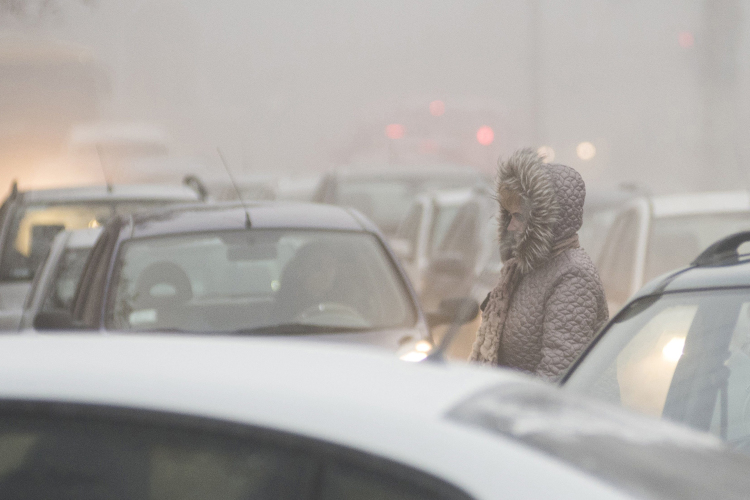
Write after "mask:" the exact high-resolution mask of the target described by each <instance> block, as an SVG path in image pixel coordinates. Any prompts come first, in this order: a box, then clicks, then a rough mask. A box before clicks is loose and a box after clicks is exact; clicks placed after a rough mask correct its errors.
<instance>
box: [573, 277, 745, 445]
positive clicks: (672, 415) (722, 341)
mask: <svg viewBox="0 0 750 500" xmlns="http://www.w3.org/2000/svg"><path fill="white" fill-rule="evenodd" d="M566 387H567V388H568V389H570V390H573V391H577V392H582V393H585V394H588V395H591V396H595V397H598V398H602V399H605V400H607V401H610V402H612V403H615V404H620V405H622V406H624V407H627V408H630V409H632V410H636V411H638V412H641V413H646V414H649V415H654V416H660V417H664V418H668V419H671V420H676V421H678V422H682V423H684V424H687V425H689V426H692V427H695V428H698V429H701V430H706V431H711V432H713V433H714V434H716V435H718V436H721V437H723V438H725V439H727V440H728V441H729V442H730V443H732V444H733V445H735V446H736V447H737V448H739V449H741V450H742V451H745V452H750V290H747V289H743V290H727V291H716V290H713V291H700V292H684V293H668V294H663V295H661V296H654V297H646V298H643V299H640V300H637V301H635V302H634V303H632V304H631V305H630V306H628V307H627V308H626V309H625V310H623V312H622V313H620V315H618V317H617V318H615V319H614V320H613V322H612V323H611V325H610V326H609V327H608V328H607V330H606V331H605V332H604V334H603V336H602V337H601V340H599V342H598V343H597V344H596V345H595V346H594V348H593V349H592V350H591V351H590V352H589V353H588V354H587V355H586V356H585V357H584V358H583V359H582V360H581V362H580V364H579V365H578V366H577V367H576V368H575V369H574V371H573V372H572V373H571V374H570V376H569V378H568V380H567V381H566Z"/></svg>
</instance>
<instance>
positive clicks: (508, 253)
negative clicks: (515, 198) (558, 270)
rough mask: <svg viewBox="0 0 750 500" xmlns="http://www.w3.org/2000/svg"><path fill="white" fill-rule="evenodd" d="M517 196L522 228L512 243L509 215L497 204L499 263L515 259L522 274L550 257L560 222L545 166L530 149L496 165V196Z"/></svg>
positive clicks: (552, 183) (554, 195) (552, 188)
mask: <svg viewBox="0 0 750 500" xmlns="http://www.w3.org/2000/svg"><path fill="white" fill-rule="evenodd" d="M506 190H507V191H512V192H514V193H517V194H519V195H521V198H522V200H523V204H524V207H525V210H524V211H525V212H526V216H527V218H526V228H525V230H524V232H523V233H522V234H520V235H519V236H518V238H517V241H516V242H515V243H516V244H515V246H513V245H512V243H511V241H512V240H511V238H509V237H508V234H507V228H508V224H509V223H510V219H511V216H510V213H509V212H508V211H507V210H505V209H504V208H503V206H502V205H500V212H499V222H500V223H499V232H500V234H499V237H500V256H501V257H502V260H503V261H505V260H508V259H510V258H511V257H516V258H517V259H518V266H519V270H520V272H521V273H522V274H526V273H528V272H530V271H532V270H534V269H535V268H536V267H537V266H538V265H539V263H541V262H544V261H546V260H547V259H549V258H550V256H551V255H552V248H553V246H554V244H555V240H556V235H555V228H556V226H557V224H558V221H559V219H560V203H559V201H558V199H557V192H556V189H555V183H554V181H553V179H552V176H551V175H550V172H549V168H548V165H546V164H545V163H544V162H543V161H542V157H541V156H540V155H539V154H538V153H537V152H536V151H534V150H533V149H521V150H519V151H516V152H515V153H513V155H511V157H510V158H508V159H507V160H506V161H505V162H503V163H501V164H500V167H499V169H498V175H497V196H498V202H499V200H500V192H501V191H506Z"/></svg>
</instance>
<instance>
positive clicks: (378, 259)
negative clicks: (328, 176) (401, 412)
mask: <svg viewBox="0 0 750 500" xmlns="http://www.w3.org/2000/svg"><path fill="white" fill-rule="evenodd" d="M449 306H450V304H449ZM454 307H457V306H454ZM449 312H450V311H449ZM434 318H435V320H436V321H438V320H440V318H442V319H443V320H445V321H447V320H450V319H452V318H451V317H450V314H447V313H446V311H443V314H442V315H437V316H434ZM34 325H35V327H36V328H37V329H40V330H44V329H54V328H63V327H76V328H84V329H96V330H116V331H120V332H177V333H219V334H229V335H303V336H304V335H313V334H314V335H315V336H316V337H318V338H331V339H333V340H338V341H345V342H355V343H367V344H374V345H379V346H382V347H386V348H389V349H391V350H394V351H399V350H400V351H403V353H402V355H404V356H407V358H408V359H410V360H418V359H416V357H419V356H418V354H415V353H413V352H412V351H413V350H415V349H416V351H418V352H419V353H421V354H422V356H421V357H424V353H425V352H426V351H429V350H430V348H431V343H430V332H429V330H428V325H427V323H426V321H425V318H424V316H423V314H422V312H421V311H420V309H419V306H418V304H417V301H416V298H415V296H414V292H413V290H412V289H411V287H410V286H409V284H408V281H407V280H406V278H405V275H404V273H403V271H402V269H401V268H400V267H399V265H398V263H397V261H396V259H395V257H394V255H393V254H392V253H391V251H390V250H389V249H388V247H387V246H386V244H385V243H384V240H383V238H382V236H381V235H380V233H379V232H378V230H377V228H376V227H375V226H374V225H373V224H372V223H371V222H370V221H368V220H367V219H366V218H364V217H363V216H362V215H361V214H359V213H357V212H355V211H353V210H347V209H344V208H340V207H332V206H325V205H317V204H304V203H273V202H270V203H257V204H247V205H244V206H243V205H241V204H230V205H213V206H209V205H195V206H191V207H180V208H176V209H173V210H169V209H166V210H161V211H154V212H151V213H144V214H136V215H131V216H118V217H115V218H113V219H112V220H111V221H110V222H109V223H108V224H107V226H106V227H105V228H104V231H103V233H102V235H101V236H100V238H99V240H98V241H97V244H96V245H95V246H94V248H93V250H92V251H91V255H90V256H89V260H88V262H87V264H86V266H85V269H84V271H83V275H82V277H81V283H80V286H79V288H78V291H77V293H76V296H75V298H74V300H73V303H72V318H70V317H68V318H66V317H65V315H64V314H62V313H61V312H59V311H58V312H55V313H50V314H45V313H41V314H39V315H37V317H36V319H35V321H34Z"/></svg>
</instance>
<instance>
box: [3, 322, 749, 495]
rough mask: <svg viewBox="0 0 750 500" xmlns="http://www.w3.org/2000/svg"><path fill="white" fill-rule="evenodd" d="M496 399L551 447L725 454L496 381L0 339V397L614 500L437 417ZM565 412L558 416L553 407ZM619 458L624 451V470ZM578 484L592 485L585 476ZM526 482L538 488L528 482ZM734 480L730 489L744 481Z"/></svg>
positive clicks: (357, 358) (243, 350)
mask: <svg viewBox="0 0 750 500" xmlns="http://www.w3.org/2000/svg"><path fill="white" fill-rule="evenodd" d="M497 387H501V388H506V389H508V390H509V391H506V392H507V394H508V397H509V398H510V400H511V401H510V403H509V404H508V405H507V406H504V404H503V403H502V400H501V401H500V409H501V413H502V417H503V418H505V421H508V419H510V421H513V422H516V423H517V424H518V425H514V426H513V430H512V431H511V433H516V434H518V433H520V434H523V433H529V432H530V433H531V434H532V435H533V434H534V429H538V428H540V426H541V427H543V428H546V427H549V430H550V431H551V432H552V434H554V433H555V432H556V430H555V422H556V419H558V418H561V417H562V418H563V420H562V421H563V423H564V424H565V425H564V426H563V428H562V434H561V436H562V437H561V438H560V439H558V440H556V441H555V442H556V443H559V442H564V441H565V440H570V439H572V440H573V441H571V442H572V443H575V442H578V441H579V440H580V439H584V440H585V439H586V437H587V436H592V435H593V436H594V437H595V438H596V437H597V436H598V437H601V436H614V437H616V438H618V439H620V440H625V441H627V442H628V443H629V444H631V445H633V446H635V447H637V446H641V445H643V444H644V443H645V444H648V443H650V442H652V440H653V441H655V442H657V443H659V442H662V441H664V442H671V443H675V444H676V445H677V446H678V448H679V449H681V450H683V451H684V452H685V453H688V454H690V452H691V450H693V451H694V450H698V452H700V453H703V452H707V453H708V452H711V453H721V454H720V455H718V456H724V455H725V454H724V450H723V449H722V448H721V447H720V445H718V444H716V443H717V440H715V439H714V438H713V437H711V436H708V435H705V436H704V435H702V434H697V433H694V432H691V431H689V430H687V429H682V428H680V427H677V426H674V425H671V424H668V423H666V422H661V421H658V420H652V419H648V420H644V418H645V417H640V416H636V415H632V416H628V417H627V418H622V417H621V416H620V415H623V413H622V412H620V411H619V410H616V409H611V410H610V409H607V410H605V413H607V412H609V413H611V415H609V413H608V415H609V416H607V417H606V418H604V420H602V419H598V420H597V419H592V420H586V419H583V420H580V419H579V418H578V417H576V418H574V419H572V420H571V419H570V418H569V417H570V416H571V415H570V414H569V413H566V412H567V411H569V410H573V409H575V408H577V407H578V402H579V401H580V396H576V395H573V394H569V393H566V392H561V391H560V390H559V389H557V388H554V387H550V386H547V385H545V384H542V383H541V382H537V381H534V380H531V379H530V378H527V377H525V376H522V375H520V374H517V373H513V372H510V371H506V370H498V369H489V368H482V367H473V366H458V365H450V364H447V365H446V364H439V363H421V364H410V363H406V362H402V361H399V360H398V359H396V358H395V357H392V356H387V355H384V354H382V353H381V352H379V351H376V350H368V349H365V348H354V347H351V346H343V345H334V344H330V345H329V344H323V343H310V342H304V341H295V340H289V339H285V340H279V339H268V338H265V339H264V338H229V337H218V338H217V337H214V338H208V337H205V336H204V337H200V336H170V335H162V336H158V335H151V336H141V335H117V334H113V335H107V336H102V335H85V334H63V335H54V336H50V335H39V334H33V333H29V334H25V335H12V336H11V335H9V336H5V337H2V338H0V399H5V400H11V401H16V400H21V401H41V402H60V403H80V404H90V405H103V406H108V407H120V408H129V409H141V410H146V411H159V412H166V413H172V414H180V415H189V416H196V417H203V418H209V419H218V420H222V421H228V422H235V423H240V424H247V425H254V426H261V427H265V428H270V429H275V430H278V431H282V432H293V433H296V434H300V435H304V436H307V437H309V438H313V439H322V440H325V441H328V442H332V443H336V444H340V445H343V446H347V447H351V448H355V449H360V450H364V451H366V452H369V453H374V454H376V455H379V456H383V457H386V458H389V459H391V460H396V461H399V462H403V463H406V464H409V465H411V466H412V467H417V468H419V469H421V470H424V471H426V472H428V473H432V474H435V475H438V476H439V477H441V478H443V479H445V480H447V481H449V482H451V483H453V484H454V485H457V486H459V487H461V488H463V489H465V490H466V491H467V492H468V493H470V494H472V495H475V496H478V497H480V498H496V497H497V493H498V492H500V491H503V492H504V494H507V495H508V497H509V498H541V497H544V496H545V495H544V493H545V492H546V493H547V495H546V496H549V492H550V487H553V488H555V489H556V491H558V493H559V495H556V496H557V497H558V498H563V497H564V498H582V497H586V498H626V496H625V495H622V494H620V492H619V491H617V490H616V489H615V488H614V486H611V485H606V484H604V483H603V482H601V481H600V480H598V479H596V478H595V477H593V476H590V475H587V474H585V473H584V472H583V471H582V470H581V469H579V468H575V467H571V466H569V465H566V463H565V462H563V461H559V460H557V459H555V458H553V456H552V455H547V454H545V453H540V452H539V451H537V450H535V449H533V446H528V445H526V444H523V443H522V441H523V440H522V439H521V440H517V439H512V438H509V437H507V436H502V435H498V434H497V433H493V432H491V431H490V432H488V430H487V429H483V428H482V425H478V426H477V425H472V424H470V423H465V422H462V421H461V418H462V417H460V416H458V417H455V418H452V417H451V416H450V412H452V411H453V410H454V409H455V408H457V407H459V408H460V407H461V406H462V405H461V403H462V402H464V401H467V400H468V399H470V398H471V397H472V396H475V395H477V394H480V393H482V392H484V391H488V390H492V389H493V388H497ZM552 393H554V394H555V396H554V398H552V399H554V401H552V403H551V411H549V412H547V411H546V410H545V409H544V407H545V405H546V404H550V402H549V401H547V400H548V399H549V396H548V395H549V394H552ZM514 394H515V395H518V394H521V395H522V397H528V398H530V401H535V400H541V401H542V404H541V408H542V409H541V412H542V413H541V414H540V412H539V410H538V408H537V409H536V410H533V409H532V411H529V412H525V410H524V409H525V408H526V405H525V404H521V406H520V407H519V406H518V404H519V400H518V398H517V397H516V398H515V399H513V398H514V396H513V395H514ZM545 394H546V395H547V396H544V395H545ZM567 400H570V404H568V405H567V406H565V405H563V406H561V403H560V402H561V401H567ZM545 401H547V402H545ZM483 404H484V403H483V402H481V401H480V404H479V407H480V408H481V406H482V405H483ZM592 404H595V405H596V404H598V403H593V402H592ZM599 405H600V404H599ZM470 406H471V405H470ZM476 406H477V405H474V407H476ZM531 406H533V404H532V405H531ZM574 416H575V415H574ZM566 417H567V418H566ZM469 418H471V417H469ZM629 419H636V420H638V421H639V422H648V425H649V426H651V425H653V428H651V427H648V428H644V427H638V426H636V427H633V428H632V429H635V430H636V431H637V432H632V433H630V434H628V433H627V432H623V431H627V429H630V428H631V427H629V425H626V424H623V422H625V423H627V422H629V421H630V420H629ZM501 420H502V419H501ZM579 420H580V422H579V423H576V422H578V421H579ZM544 432H546V431H544ZM588 441H589V442H591V440H588ZM598 442H599V441H597V440H596V439H594V440H593V444H596V443H598ZM639 443H640V444H639ZM640 450H641V452H643V447H642V446H641V448H640ZM632 452H633V449H632V448H629V449H628V450H627V453H629V454H630V456H631V458H632ZM675 456H677V457H682V456H684V455H672V457H675ZM621 458H622V457H620V458H617V460H620V459H621ZM644 458H645V457H644ZM710 458H717V455H712V456H711V457H710ZM626 462H627V460H626ZM671 462H672V464H671V466H672V467H674V466H675V460H674V459H673V460H671ZM631 463H632V462H631ZM707 463H708V464H709V465H711V464H713V463H714V462H713V461H708V462H707ZM683 465H684V464H683ZM699 465H701V466H705V465H706V464H705V463H703V464H699ZM719 465H723V464H719ZM742 465H743V466H744V467H747V464H744V463H743V464H742ZM488 470H489V471H493V473H492V474H488V473H487V471H488ZM674 471H675V475H676V476H677V477H676V480H674V481H672V483H671V484H672V485H674V484H682V483H683V481H685V479H686V478H689V477H697V476H699V475H698V474H695V470H694V467H693V468H691V467H688V466H686V467H685V470H684V471H683V470H682V469H681V468H679V467H677V468H676V469H674ZM592 472H594V475H596V474H595V468H594V469H592ZM631 472H632V471H631ZM608 473H609V474H615V475H616V474H618V471H616V470H615V471H609V472H608ZM707 473H708V474H709V475H710V471H709V472H707ZM690 474H692V476H691V475H690ZM727 474H729V472H727ZM540 476H541V477H544V478H545V481H537V480H536V479H535V478H538V477H540ZM730 477H732V476H731V475H730ZM671 479H672V478H670V479H667V478H663V480H662V481H661V482H660V484H659V485H657V487H656V489H657V490H658V491H659V492H663V491H669V484H665V483H669V481H670V480H671ZM738 479H740V480H737V481H736V486H735V487H740V486H742V485H743V484H744V483H746V482H747V480H744V481H743V480H741V479H742V478H738ZM636 481H638V479H636ZM725 482H726V481H725ZM550 485H552V486H550ZM558 488H559V490H558ZM644 488H645V489H646V491H651V492H652V493H653V491H654V489H655V488H654V486H651V489H650V490H649V486H648V485H644ZM719 496H721V495H719ZM655 497H659V498H681V497H679V496H677V495H675V494H670V495H668V494H665V495H663V496H662V495H657V496H655Z"/></svg>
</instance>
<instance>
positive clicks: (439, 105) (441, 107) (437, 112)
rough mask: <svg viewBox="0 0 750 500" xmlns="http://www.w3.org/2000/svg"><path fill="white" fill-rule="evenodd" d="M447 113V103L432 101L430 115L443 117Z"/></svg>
mask: <svg viewBox="0 0 750 500" xmlns="http://www.w3.org/2000/svg"><path fill="white" fill-rule="evenodd" d="M443 113H445V103H444V102H443V101H432V102H431V103H430V114H431V115H432V116H443Z"/></svg>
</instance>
